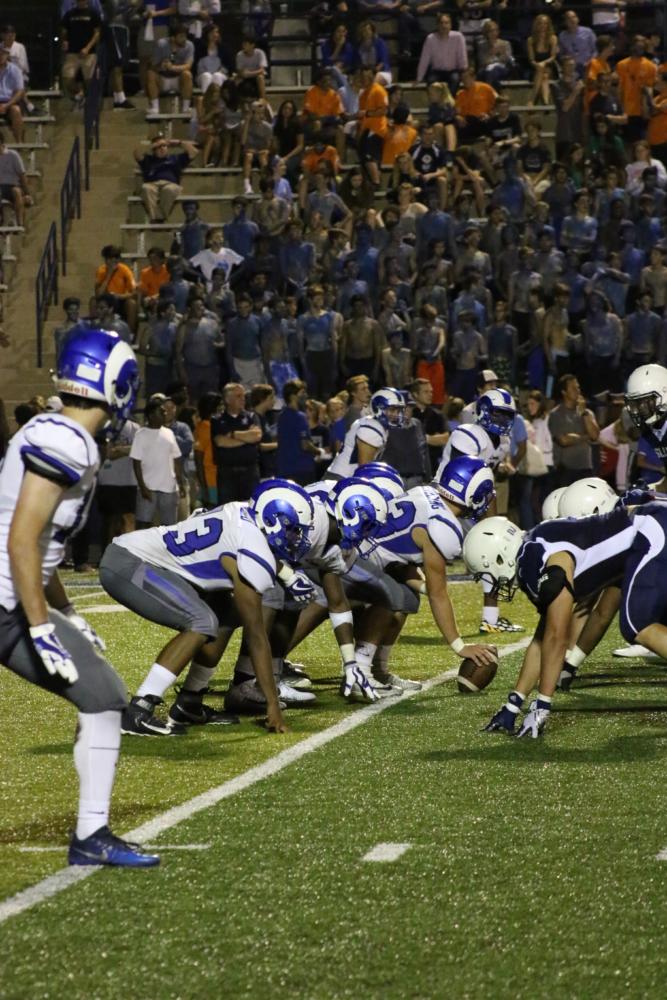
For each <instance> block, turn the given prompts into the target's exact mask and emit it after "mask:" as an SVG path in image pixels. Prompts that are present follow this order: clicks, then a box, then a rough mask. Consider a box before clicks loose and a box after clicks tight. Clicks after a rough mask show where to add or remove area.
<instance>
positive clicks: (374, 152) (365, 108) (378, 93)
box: [357, 66, 389, 187]
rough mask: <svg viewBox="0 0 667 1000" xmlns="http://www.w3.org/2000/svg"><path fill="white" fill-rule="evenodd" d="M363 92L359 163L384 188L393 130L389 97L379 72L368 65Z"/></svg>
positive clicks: (362, 83)
mask: <svg viewBox="0 0 667 1000" xmlns="http://www.w3.org/2000/svg"><path fill="white" fill-rule="evenodd" d="M361 86H362V91H361V93H360V94H359V114H358V116H357V118H358V121H359V128H358V132H357V135H358V137H359V139H358V142H359V145H358V153H359V160H360V162H361V163H363V164H365V166H366V170H367V171H368V176H369V177H370V179H371V183H373V184H374V185H375V187H379V185H380V168H379V166H378V164H379V163H380V162H381V160H382V147H383V140H384V137H385V135H386V134H387V131H388V129H389V119H388V118H387V112H388V110H389V95H388V94H387V91H386V90H385V89H384V87H383V86H382V84H381V83H376V82H375V69H374V68H373V67H372V66H364V67H363V69H362V71H361Z"/></svg>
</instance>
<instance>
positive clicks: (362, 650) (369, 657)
mask: <svg viewBox="0 0 667 1000" xmlns="http://www.w3.org/2000/svg"><path fill="white" fill-rule="evenodd" d="M376 649H377V646H376V645H375V644H374V643H372V642H358V643H357V645H356V648H355V650H354V655H355V656H356V658H357V663H358V664H359V666H360V667H363V668H364V669H370V666H371V663H372V662H373V657H374V656H375V650H376Z"/></svg>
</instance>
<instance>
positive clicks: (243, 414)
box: [211, 382, 262, 504]
mask: <svg viewBox="0 0 667 1000" xmlns="http://www.w3.org/2000/svg"><path fill="white" fill-rule="evenodd" d="M222 394H223V401H224V407H225V408H224V411H223V412H222V413H221V414H219V415H218V416H215V417H212V418H211V437H212V438H213V446H214V450H215V464H216V465H217V467H218V503H219V504H224V503H229V502H230V501H232V500H248V499H249V498H250V494H251V493H252V491H253V490H254V488H255V486H257V484H258V482H259V443H260V441H261V440H262V430H261V427H260V426H259V420H258V419H257V416H256V414H254V413H253V412H252V411H251V410H246V408H245V389H244V388H243V386H242V385H241V384H240V383H239V382H228V383H227V385H226V386H225V387H224V389H223V390H222Z"/></svg>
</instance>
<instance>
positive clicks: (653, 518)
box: [619, 504, 667, 642]
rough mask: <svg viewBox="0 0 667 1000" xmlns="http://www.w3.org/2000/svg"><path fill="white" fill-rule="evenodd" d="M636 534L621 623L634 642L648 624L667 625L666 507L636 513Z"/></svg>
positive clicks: (628, 562) (623, 589)
mask: <svg viewBox="0 0 667 1000" xmlns="http://www.w3.org/2000/svg"><path fill="white" fill-rule="evenodd" d="M634 522H635V526H636V527H637V529H638V530H637V535H636V537H635V540H634V542H633V543H632V547H631V548H630V552H629V553H628V557H627V560H626V563H625V573H624V575H623V583H622V587H621V606H620V608H619V625H620V628H621V633H622V635H623V638H624V639H625V640H626V641H627V642H634V641H635V639H636V637H637V635H638V634H639V633H640V632H641V631H642V630H643V629H645V628H646V627H647V626H648V625H655V624H658V625H667V586H666V581H667V506H666V507H659V506H658V505H657V504H652V505H651V514H640V513H637V514H635V518H634Z"/></svg>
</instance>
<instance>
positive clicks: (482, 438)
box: [435, 424, 510, 479]
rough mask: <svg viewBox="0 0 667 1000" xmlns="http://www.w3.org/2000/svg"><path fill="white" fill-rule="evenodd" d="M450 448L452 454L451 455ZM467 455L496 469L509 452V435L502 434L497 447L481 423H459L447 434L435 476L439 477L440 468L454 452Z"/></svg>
mask: <svg viewBox="0 0 667 1000" xmlns="http://www.w3.org/2000/svg"><path fill="white" fill-rule="evenodd" d="M452 450H453V451H454V453H455V454H454V456H452ZM457 453H458V454H460V455H469V456H470V457H471V458H481V459H482V461H483V462H486V464H487V465H488V466H489V468H491V469H497V468H498V466H499V465H500V463H501V462H504V461H505V460H506V459H507V458H508V456H509V453H510V439H509V435H507V434H503V436H502V437H501V438H500V441H499V443H498V447H496V445H495V444H494V443H493V441H492V440H491V436H490V435H489V432H488V431H486V430H485V429H484V428H483V427H482V425H481V424H460V425H459V426H458V427H456V428H455V429H454V430H453V431H452V433H451V434H450V435H449V440H448V441H447V444H446V445H445V447H444V448H443V450H442V458H441V459H440V465H439V466H438V471H437V472H436V474H435V478H436V479H439V478H440V476H441V475H442V470H443V469H444V467H445V466H446V465H447V463H448V462H450V461H451V460H452V457H456V454H457Z"/></svg>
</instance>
